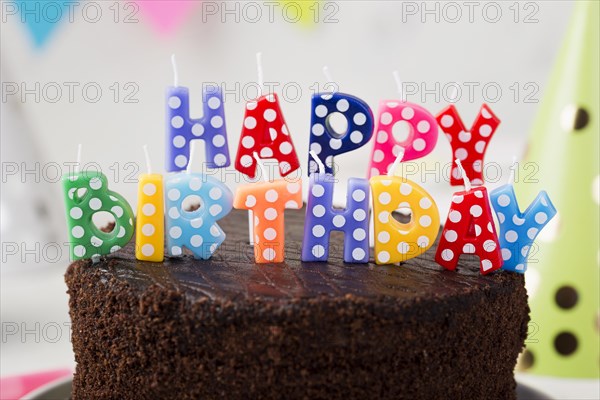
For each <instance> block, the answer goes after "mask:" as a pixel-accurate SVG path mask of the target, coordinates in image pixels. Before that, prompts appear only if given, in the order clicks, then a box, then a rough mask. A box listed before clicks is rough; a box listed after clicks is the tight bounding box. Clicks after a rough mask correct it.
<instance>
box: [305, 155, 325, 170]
mask: <svg viewBox="0 0 600 400" xmlns="http://www.w3.org/2000/svg"><path fill="white" fill-rule="evenodd" d="M308 153H309V154H310V156H311V157H312V158H313V159H314V160H315V162H316V163H317V165H318V166H319V173H320V174H324V173H325V164H323V161H321V159H320V158H319V156H318V155H317V153H315V151H314V150H311V151H309V152H308Z"/></svg>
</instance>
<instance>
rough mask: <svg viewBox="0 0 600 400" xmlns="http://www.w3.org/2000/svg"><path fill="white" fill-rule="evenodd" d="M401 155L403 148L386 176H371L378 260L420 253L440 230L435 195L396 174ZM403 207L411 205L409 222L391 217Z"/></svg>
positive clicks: (403, 258)
mask: <svg viewBox="0 0 600 400" xmlns="http://www.w3.org/2000/svg"><path fill="white" fill-rule="evenodd" d="M402 156H403V153H402V151H400V154H399V155H398V157H397V158H396V160H395V162H394V163H393V164H392V166H391V167H390V170H389V171H388V174H387V176H386V175H378V176H373V177H371V179H370V180H369V182H370V184H371V190H372V192H373V219H374V236H375V262H376V263H377V264H388V263H397V262H401V261H406V260H409V259H411V258H414V257H417V256H420V255H421V254H423V253H425V252H426V251H427V250H428V249H429V248H430V247H431V246H432V245H433V243H434V242H435V239H436V237H437V234H438V232H439V230H440V214H439V211H438V208H437V205H436V204H435V201H434V200H433V197H431V195H430V194H429V193H427V191H426V190H425V189H423V188H422V187H421V186H419V185H418V184H416V183H415V182H412V181H410V180H408V179H406V178H403V177H399V176H394V175H393V174H394V171H395V169H396V166H397V165H398V163H399V162H400V161H401V160H402ZM401 208H409V209H410V211H411V219H410V222H408V223H401V222H399V221H397V220H396V219H394V218H393V217H392V213H393V212H394V211H396V210H398V209H401Z"/></svg>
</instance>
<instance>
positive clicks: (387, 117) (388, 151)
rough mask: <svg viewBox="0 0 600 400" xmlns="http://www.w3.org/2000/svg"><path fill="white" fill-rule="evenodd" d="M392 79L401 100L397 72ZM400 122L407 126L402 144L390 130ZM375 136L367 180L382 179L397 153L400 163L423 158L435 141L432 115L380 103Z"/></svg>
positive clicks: (414, 108)
mask: <svg viewBox="0 0 600 400" xmlns="http://www.w3.org/2000/svg"><path fill="white" fill-rule="evenodd" d="M394 78H395V79H396V83H397V85H398V92H399V93H400V95H401V97H402V83H401V82H400V78H399V76H398V72H397V71H394ZM401 121H404V122H406V123H407V124H408V126H409V132H408V135H407V137H406V138H405V139H404V140H403V141H397V140H396V138H394V134H393V127H394V125H395V124H396V123H398V122H401ZM375 132H376V134H375V144H374V145H373V150H372V151H371V158H370V160H369V170H368V171H369V172H368V176H369V177H373V176H377V175H385V174H386V173H387V171H389V170H390V168H391V166H392V164H393V163H394V161H395V159H396V158H397V156H398V154H400V152H401V151H402V152H403V154H404V156H403V159H402V160H403V161H404V162H406V161H412V160H416V159H419V158H421V157H425V156H426V155H428V154H429V153H431V151H433V149H434V148H435V145H436V144H437V138H438V126H437V122H436V120H435V118H434V117H433V115H431V113H429V111H427V110H426V109H424V108H423V107H421V106H419V105H417V104H414V103H408V102H406V101H401V100H382V101H381V102H380V103H379V115H378V116H377V127H376V129H375Z"/></svg>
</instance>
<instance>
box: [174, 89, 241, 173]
mask: <svg viewBox="0 0 600 400" xmlns="http://www.w3.org/2000/svg"><path fill="white" fill-rule="evenodd" d="M202 97H203V99H204V105H203V116H202V118H200V119H192V118H191V117H190V108H189V89H188V88H186V87H181V86H178V87H172V88H169V91H168V94H167V121H168V122H169V123H168V127H167V138H168V141H167V153H166V160H165V162H166V166H165V167H166V170H167V171H168V172H174V171H182V170H184V169H186V167H187V164H188V161H189V159H190V142H191V141H192V140H198V139H199V140H203V141H204V148H205V160H206V161H205V162H206V166H207V167H209V168H224V167H228V166H229V165H230V158H229V146H228V145H227V129H226V126H225V109H224V107H223V96H222V93H221V90H220V89H219V88H218V87H214V86H211V87H206V88H204V90H203V92H202Z"/></svg>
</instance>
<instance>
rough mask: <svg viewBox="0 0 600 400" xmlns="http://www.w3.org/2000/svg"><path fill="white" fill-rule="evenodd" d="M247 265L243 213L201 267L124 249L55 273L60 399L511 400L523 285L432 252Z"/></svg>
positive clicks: (290, 247) (292, 236)
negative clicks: (66, 357) (62, 293)
mask: <svg viewBox="0 0 600 400" xmlns="http://www.w3.org/2000/svg"><path fill="white" fill-rule="evenodd" d="M303 216H304V210H301V211H289V212H286V216H285V217H286V262H285V263H283V264H263V265H259V264H255V263H254V260H253V257H254V255H253V250H252V247H251V246H250V245H248V244H247V214H246V213H245V212H241V211H234V212H232V213H231V214H229V216H228V217H226V218H225V219H223V220H221V221H220V225H221V227H222V228H223V229H224V231H225V232H226V233H227V241H226V242H225V243H224V245H223V246H222V247H221V248H220V249H219V250H218V251H217V252H216V253H215V255H214V256H213V258H212V259H211V260H209V261H199V260H194V259H193V258H192V257H191V256H190V255H186V256H184V257H183V258H178V259H168V258H167V259H166V260H165V261H164V262H163V263H148V262H141V261H137V260H136V259H135V256H134V249H133V246H134V244H133V242H132V243H130V244H129V246H127V247H126V248H124V249H122V250H121V251H118V252H117V253H114V254H112V255H110V256H106V257H103V258H101V259H100V261H99V262H98V263H96V264H92V262H91V261H89V260H82V261H77V262H75V263H73V264H72V265H71V266H70V267H69V269H68V271H67V274H66V281H67V284H68V288H69V290H68V292H69V294H70V313H71V318H72V328H73V335H72V341H73V348H74V351H75V359H76V361H77V369H76V373H75V376H74V382H73V399H75V400H79V399H86V400H88V399H124V400H127V399H214V398H226V399H255V398H261V399H263V398H264V399H371V398H377V399H380V398H381V399H411V400H416V399H427V400H429V399H459V398H460V399H502V400H506V399H512V398H515V380H514V377H513V369H514V367H515V363H516V360H517V355H518V354H519V352H520V351H521V349H522V347H523V343H524V340H525V336H526V331H527V323H528V321H529V316H528V311H529V309H528V306H527V294H526V291H525V287H524V281H523V276H522V275H519V274H515V273H509V272H497V273H493V274H490V275H487V276H482V275H480V274H479V266H478V263H477V261H476V259H471V260H469V259H464V260H461V263H460V265H459V268H458V271H456V272H455V271H445V270H444V269H443V268H441V267H440V266H438V265H437V264H436V263H435V262H434V261H433V255H434V254H435V248H433V249H430V250H429V251H428V252H427V253H425V254H424V255H423V256H421V257H419V258H416V259H412V260H410V261H408V262H406V263H403V264H401V265H388V266H377V265H375V264H371V263H370V264H344V263H343V262H342V253H343V251H342V243H343V241H342V235H341V234H340V235H338V234H336V233H334V234H332V235H331V245H332V251H331V253H330V260H329V262H328V263H302V262H300V261H299V260H300V251H301V240H302V229H303Z"/></svg>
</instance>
